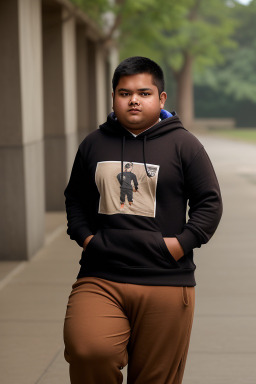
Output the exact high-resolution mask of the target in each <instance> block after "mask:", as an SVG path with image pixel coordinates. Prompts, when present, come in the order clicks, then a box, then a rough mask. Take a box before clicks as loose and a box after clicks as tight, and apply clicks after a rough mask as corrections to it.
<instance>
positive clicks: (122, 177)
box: [121, 136, 125, 186]
mask: <svg viewBox="0 0 256 384" xmlns="http://www.w3.org/2000/svg"><path fill="white" fill-rule="evenodd" d="M124 148H125V136H123V141H122V154H121V186H122V185H123V180H124Z"/></svg>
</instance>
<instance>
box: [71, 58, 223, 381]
mask: <svg viewBox="0 0 256 384" xmlns="http://www.w3.org/2000/svg"><path fill="white" fill-rule="evenodd" d="M166 97H167V95H166V93H165V92H164V79H163V72H162V70H161V68H160V67H159V66H158V65H157V64H156V63H155V62H153V61H152V60H150V59H147V58H143V57H131V58H128V59H126V60H124V61H123V62H121V63H120V64H119V66H118V67H117V68H116V70H115V73H114V76H113V110H114V112H113V113H111V114H110V115H109V116H108V118H107V121H106V123H104V124H102V125H101V126H100V129H99V130H97V131H95V132H93V133H91V134H90V135H88V136H87V137H86V138H85V140H84V141H83V142H82V143H81V145H80V146H79V149H78V152H77V155H76V158H75V162H74V166H73V169H72V173H71V177H70V181H69V183H68V186H67V188H66V190H65V197H66V209H67V219H68V230H67V232H68V234H69V235H70V237H71V239H74V240H76V241H77V243H78V244H79V245H80V246H81V247H83V252H82V257H81V261H80V264H81V268H80V271H79V274H78V277H77V281H76V283H75V284H74V285H73V290H72V292H71V295H70V298H69V303H68V307H67V314H66V319H65V326H64V340H65V358H66V360H67V361H68V362H69V363H70V379H71V383H72V384H84V383H86V384H115V383H116V384H117V383H122V373H121V371H120V370H121V368H122V367H124V366H125V365H126V364H127V363H128V362H129V364H128V377H127V382H128V384H180V383H181V382H182V377H183V372H184V367H185V362H186V356H187V352H188V346H189V339H190V332H191V327H192V320H193V312H194V286H195V278H194V270H195V268H196V267H195V264H194V262H193V249H194V248H196V247H200V246H201V244H204V243H206V242H207V241H208V240H209V239H210V237H211V236H212V235H213V233H214V232H215V230H216V228H217V226H218V223H219V220H220V218H221V214H222V203H221V195H220V190H219V185H218V182H217V179H216V176H215V173H214V170H213V167H212V165H211V162H210V160H209V158H208V156H207V154H206V152H205V150H204V148H203V146H202V144H201V143H200V142H199V141H198V140H197V139H196V138H195V137H194V136H193V135H192V134H190V133H189V132H188V131H187V130H186V129H185V128H184V127H183V126H182V123H181V121H180V120H179V118H178V116H177V115H176V113H175V112H172V113H169V112H167V111H165V110H164V109H163V108H164V104H165V101H166ZM128 160H129V161H128ZM129 162H132V163H133V164H136V175H137V177H138V175H140V176H139V177H140V180H143V183H144V186H145V187H144V190H143V199H141V200H138V202H137V198H136V206H135V204H133V205H132V207H131V208H132V209H131V208H129V209H127V211H120V200H119V199H120V185H119V183H118V181H117V179H116V175H117V168H119V169H120V171H119V172H120V173H121V175H120V184H121V188H122V185H123V183H124V166H123V165H124V164H126V163H129ZM140 189H141V188H140ZM102 201H104V204H102ZM187 202H189V219H188V221H186V207H187Z"/></svg>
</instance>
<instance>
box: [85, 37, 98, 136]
mask: <svg viewBox="0 0 256 384" xmlns="http://www.w3.org/2000/svg"><path fill="white" fill-rule="evenodd" d="M87 53H88V54H87V60H88V76H89V79H88V92H89V100H88V106H89V114H88V116H89V130H90V131H93V130H94V129H96V128H98V126H97V122H98V119H97V113H98V104H97V90H96V44H95V42H93V41H91V40H90V39H88V41H87Z"/></svg>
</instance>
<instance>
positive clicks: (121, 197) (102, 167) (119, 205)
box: [95, 161, 160, 217]
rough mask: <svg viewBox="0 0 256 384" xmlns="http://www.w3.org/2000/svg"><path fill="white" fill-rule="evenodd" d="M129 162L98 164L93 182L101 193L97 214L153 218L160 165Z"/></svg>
mask: <svg viewBox="0 0 256 384" xmlns="http://www.w3.org/2000/svg"><path fill="white" fill-rule="evenodd" d="M146 167H147V170H148V174H149V175H150V176H148V175H147V174H146V171H145V164H143V163H136V162H131V161H123V170H122V172H121V162H120V161H103V162H98V163H97V167H96V171H95V182H96V185H97V188H98V191H99V194H100V200H99V209H98V213H100V214H105V215H114V214H127V215H138V216H147V217H155V215H156V188H157V181H158V173H159V169H160V166H159V165H155V164H146Z"/></svg>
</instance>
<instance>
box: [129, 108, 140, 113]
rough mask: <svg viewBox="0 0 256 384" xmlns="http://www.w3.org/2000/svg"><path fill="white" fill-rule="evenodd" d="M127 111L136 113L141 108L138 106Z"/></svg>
mask: <svg viewBox="0 0 256 384" xmlns="http://www.w3.org/2000/svg"><path fill="white" fill-rule="evenodd" d="M128 112H131V113H137V112H141V110H140V109H139V108H131V109H129V110H128Z"/></svg>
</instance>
